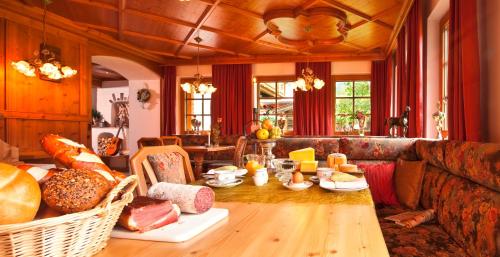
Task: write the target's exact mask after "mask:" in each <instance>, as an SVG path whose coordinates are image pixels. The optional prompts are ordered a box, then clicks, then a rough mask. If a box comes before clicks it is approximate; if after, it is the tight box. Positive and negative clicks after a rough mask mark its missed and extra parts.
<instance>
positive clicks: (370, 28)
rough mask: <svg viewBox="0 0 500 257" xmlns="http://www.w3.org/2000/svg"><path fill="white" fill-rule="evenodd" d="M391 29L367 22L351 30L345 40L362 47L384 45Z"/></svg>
mask: <svg viewBox="0 0 500 257" xmlns="http://www.w3.org/2000/svg"><path fill="white" fill-rule="evenodd" d="M390 35H391V31H389V30H387V29H385V28H384V27H382V26H381V25H379V24H377V23H374V22H369V23H366V24H364V25H363V29H358V30H352V31H350V33H349V35H348V36H347V41H348V42H352V43H355V44H356V45H359V46H361V47H364V48H370V47H375V46H380V45H385V44H386V43H388V42H387V39H388V38H389V37H390Z"/></svg>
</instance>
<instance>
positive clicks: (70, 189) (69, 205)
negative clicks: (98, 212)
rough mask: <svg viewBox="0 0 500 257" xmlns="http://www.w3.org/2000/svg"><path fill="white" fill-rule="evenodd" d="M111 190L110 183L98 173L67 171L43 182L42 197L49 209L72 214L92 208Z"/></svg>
mask: <svg viewBox="0 0 500 257" xmlns="http://www.w3.org/2000/svg"><path fill="white" fill-rule="evenodd" d="M111 188H112V185H111V184H110V182H109V181H108V180H106V179H105V178H104V177H103V176H101V175H100V174H98V173H95V172H92V171H89V170H75V169H69V170H65V171H62V172H60V173H57V174H55V175H54V176H52V177H51V178H50V179H49V180H48V181H47V182H45V184H44V186H43V192H42V197H43V200H44V201H45V203H46V204H47V205H48V206H49V207H50V208H53V209H55V210H56V211H59V212H62V213H74V212H80V211H86V210H89V209H92V208H94V207H95V206H96V205H97V204H99V203H100V202H101V200H102V199H103V198H104V197H105V196H106V194H107V193H108V192H109V191H110V190H111Z"/></svg>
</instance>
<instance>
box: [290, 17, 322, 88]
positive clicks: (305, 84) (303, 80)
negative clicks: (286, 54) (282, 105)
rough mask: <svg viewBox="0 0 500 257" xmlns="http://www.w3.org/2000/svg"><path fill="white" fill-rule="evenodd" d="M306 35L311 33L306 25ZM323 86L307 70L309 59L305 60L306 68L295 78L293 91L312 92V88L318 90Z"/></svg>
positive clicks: (318, 79) (311, 71)
mask: <svg viewBox="0 0 500 257" xmlns="http://www.w3.org/2000/svg"><path fill="white" fill-rule="evenodd" d="M304 30H305V31H306V33H309V32H311V30H312V27H311V25H308V26H306V27H305V28H304ZM323 86H325V81H323V80H322V79H320V78H318V77H316V75H314V71H313V70H312V69H311V68H309V57H308V58H307V62H306V68H305V69H302V72H301V74H300V76H299V77H297V81H295V83H293V89H294V90H295V91H297V90H298V89H300V90H302V91H309V90H312V89H313V88H315V89H317V90H320V89H322V88H323Z"/></svg>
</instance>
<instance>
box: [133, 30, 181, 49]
mask: <svg viewBox="0 0 500 257" xmlns="http://www.w3.org/2000/svg"><path fill="white" fill-rule="evenodd" d="M124 41H125V42H128V43H130V44H132V45H137V46H139V47H141V48H144V49H148V50H152V51H159V52H169V53H175V51H176V50H177V45H175V44H171V43H168V42H161V41H157V40H144V38H142V37H137V36H129V35H128V34H125V36H124Z"/></svg>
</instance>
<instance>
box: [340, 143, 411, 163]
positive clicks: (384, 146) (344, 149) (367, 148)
mask: <svg viewBox="0 0 500 257" xmlns="http://www.w3.org/2000/svg"><path fill="white" fill-rule="evenodd" d="M415 140H416V139H410V138H373V137H372V138H363V137H360V138H355V137H353V138H347V137H344V138H341V139H340V140H339V147H340V149H339V150H340V152H341V153H344V154H345V155H347V159H352V160H396V159H397V158H398V156H400V155H401V154H402V153H403V152H406V151H410V150H411V148H412V146H413V145H414V143H415Z"/></svg>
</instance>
